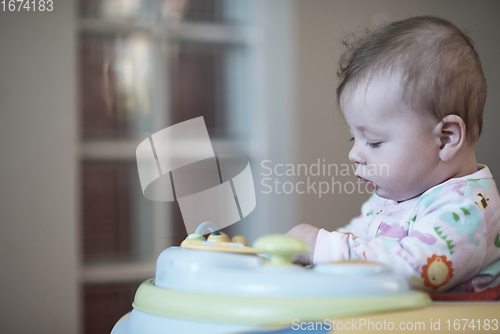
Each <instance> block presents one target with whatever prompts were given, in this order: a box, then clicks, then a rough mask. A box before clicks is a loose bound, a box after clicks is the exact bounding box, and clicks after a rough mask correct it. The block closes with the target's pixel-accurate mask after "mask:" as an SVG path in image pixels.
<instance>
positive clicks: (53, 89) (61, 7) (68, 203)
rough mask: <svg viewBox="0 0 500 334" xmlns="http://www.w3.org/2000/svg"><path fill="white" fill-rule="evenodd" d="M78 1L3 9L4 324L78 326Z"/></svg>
mask: <svg viewBox="0 0 500 334" xmlns="http://www.w3.org/2000/svg"><path fill="white" fill-rule="evenodd" d="M73 7H74V4H73V1H56V2H55V5H54V11H52V12H44V13H41V12H35V13H34V12H24V11H21V12H3V11H0V184H1V190H0V226H1V228H0V296H1V303H0V318H1V321H0V333H8V334H15V333H22V334H25V333H40V334H55V333H68V334H71V333H77V332H78V323H79V314H78V312H79V308H78V285H77V284H78V282H77V263H78V262H77V261H78V257H77V249H78V248H77V247H78V245H77V224H76V217H77V205H76V193H75V192H76V189H75V186H76V181H75V180H76V146H75V140H76V115H77V114H76V111H75V110H76V101H75V93H76V89H75V87H76V82H75V61H76V59H75V50H74V46H75V37H74V30H73V23H74V22H73V15H74V8H73Z"/></svg>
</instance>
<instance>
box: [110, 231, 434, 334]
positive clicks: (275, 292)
mask: <svg viewBox="0 0 500 334" xmlns="http://www.w3.org/2000/svg"><path fill="white" fill-rule="evenodd" d="M207 230H208V231H209V232H211V235H210V236H209V237H208V238H207V239H206V240H205V237H203V234H204V233H205V232H206V231H207ZM306 252H307V245H306V244H305V243H304V242H302V241H301V240H299V239H296V238H293V237H290V236H285V235H267V236H263V237H261V238H259V239H257V240H256V241H255V243H254V244H253V247H248V246H247V241H246V239H245V238H244V237H242V236H235V237H234V238H232V239H231V240H229V237H228V236H227V235H226V234H224V233H223V232H220V231H218V228H217V227H216V226H215V225H214V224H212V223H210V222H205V223H203V224H201V225H200V226H199V227H198V228H197V229H196V231H195V233H194V234H191V235H189V236H188V237H187V238H186V240H184V241H183V242H182V243H181V245H180V247H169V248H167V249H166V250H164V251H163V252H162V253H161V254H160V256H159V257H158V261H157V264H156V275H155V277H154V278H151V279H148V280H146V281H145V282H143V283H142V284H141V285H140V286H139V288H138V290H137V292H136V294H135V299H134V302H133V304H132V306H133V310H132V311H131V312H130V313H128V314H126V315H124V316H123V317H122V318H121V319H120V320H119V321H118V322H117V323H116V325H115V326H114V328H113V330H112V331H111V334H194V333H200V334H201V333H203V334H226V333H246V334H249V333H261V334H262V333H281V334H284V333H301V332H308V333H328V332H333V331H330V330H327V329H320V330H313V331H307V329H302V330H301V328H300V326H299V324H300V323H301V322H309V321H323V320H325V319H334V318H336V317H345V316H355V315H361V314H367V313H373V312H382V311H389V310H396V309H398V310H401V309H410V308H418V307H424V306H426V305H428V304H429V303H430V298H429V297H428V295H427V294H425V293H423V292H418V291H411V290H410V288H409V284H408V283H407V281H406V280H405V279H404V278H403V277H400V276H397V275H395V274H394V273H392V271H391V270H390V268H388V267H387V266H384V265H382V264H378V263H373V262H366V261H351V262H336V263H327V264H320V265H315V266H314V267H312V268H309V267H304V266H299V265H293V264H292V263H291V258H292V256H293V255H295V254H300V253H306Z"/></svg>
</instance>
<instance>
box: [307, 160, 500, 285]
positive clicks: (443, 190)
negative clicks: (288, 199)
mask: <svg viewBox="0 0 500 334" xmlns="http://www.w3.org/2000/svg"><path fill="white" fill-rule="evenodd" d="M499 238H500V196H499V194H498V190H497V187H496V184H495V181H494V180H493V176H492V175H491V173H490V170H489V169H488V167H486V166H484V165H478V171H477V172H476V173H474V174H471V175H467V176H464V177H460V178H453V179H450V180H447V181H445V182H443V183H441V184H439V185H437V186H434V187H432V188H430V189H429V190H427V191H426V192H424V193H423V194H422V195H420V196H419V197H416V198H413V199H410V200H407V201H404V202H401V203H398V202H396V201H392V200H387V199H384V198H381V197H379V196H377V195H376V194H373V195H372V196H371V197H370V199H369V200H368V201H366V202H365V203H364V204H363V206H362V207H361V215H360V216H358V217H356V218H354V219H352V220H351V222H350V223H349V224H348V225H347V226H344V227H342V228H340V229H339V230H338V231H334V232H328V231H326V230H324V229H321V230H320V231H319V233H318V238H317V241H316V247H315V250H314V263H319V262H328V261H339V260H348V259H353V260H354V259H363V260H364V259H366V260H370V261H378V262H382V263H385V264H386V265H388V266H390V267H391V268H392V269H393V270H394V271H395V272H397V273H400V274H402V275H404V276H406V277H408V279H409V281H410V283H411V284H412V285H413V287H414V288H417V289H423V290H428V291H434V292H436V291H447V290H450V291H454V292H471V291H482V290H484V289H486V288H489V287H492V286H496V285H499V284H500V239H499Z"/></svg>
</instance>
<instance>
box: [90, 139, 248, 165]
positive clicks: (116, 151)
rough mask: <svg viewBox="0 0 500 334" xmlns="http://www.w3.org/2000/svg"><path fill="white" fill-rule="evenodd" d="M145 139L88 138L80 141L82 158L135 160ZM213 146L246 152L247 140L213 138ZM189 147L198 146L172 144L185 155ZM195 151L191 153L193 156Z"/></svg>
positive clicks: (174, 149) (217, 152)
mask: <svg viewBox="0 0 500 334" xmlns="http://www.w3.org/2000/svg"><path fill="white" fill-rule="evenodd" d="M142 140H143V139H121V140H116V139H113V140H111V139H109V140H87V141H83V142H81V143H80V158H81V159H82V160H102V161H116V160H122V161H123V160H135V150H136V148H137V146H138V145H139V143H140V142H141V141H142ZM211 142H212V147H213V149H214V152H215V154H219V153H238V154H245V152H246V149H245V146H246V145H245V142H235V141H231V140H221V139H219V140H217V139H215V140H212V141H211ZM189 147H196V145H193V143H188V142H186V143H180V142H176V143H175V145H173V146H172V150H173V151H174V154H176V155H177V156H185V155H187V154H188V152H193V150H190V149H189ZM192 155H193V153H190V156H192Z"/></svg>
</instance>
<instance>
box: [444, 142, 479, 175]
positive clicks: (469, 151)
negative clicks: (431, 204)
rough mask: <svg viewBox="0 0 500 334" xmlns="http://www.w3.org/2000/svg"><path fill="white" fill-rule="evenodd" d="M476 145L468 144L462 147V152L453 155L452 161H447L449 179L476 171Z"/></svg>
mask: <svg viewBox="0 0 500 334" xmlns="http://www.w3.org/2000/svg"><path fill="white" fill-rule="evenodd" d="M475 146H476V145H475V144H474V145H470V146H468V147H464V149H463V150H462V152H460V154H459V155H457V156H456V157H455V159H453V160H452V161H449V163H450V164H449V166H450V173H449V177H448V180H449V179H453V178H458V177H462V176H466V175H470V174H474V173H475V172H477V161H476V150H475V148H476V147H475Z"/></svg>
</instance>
